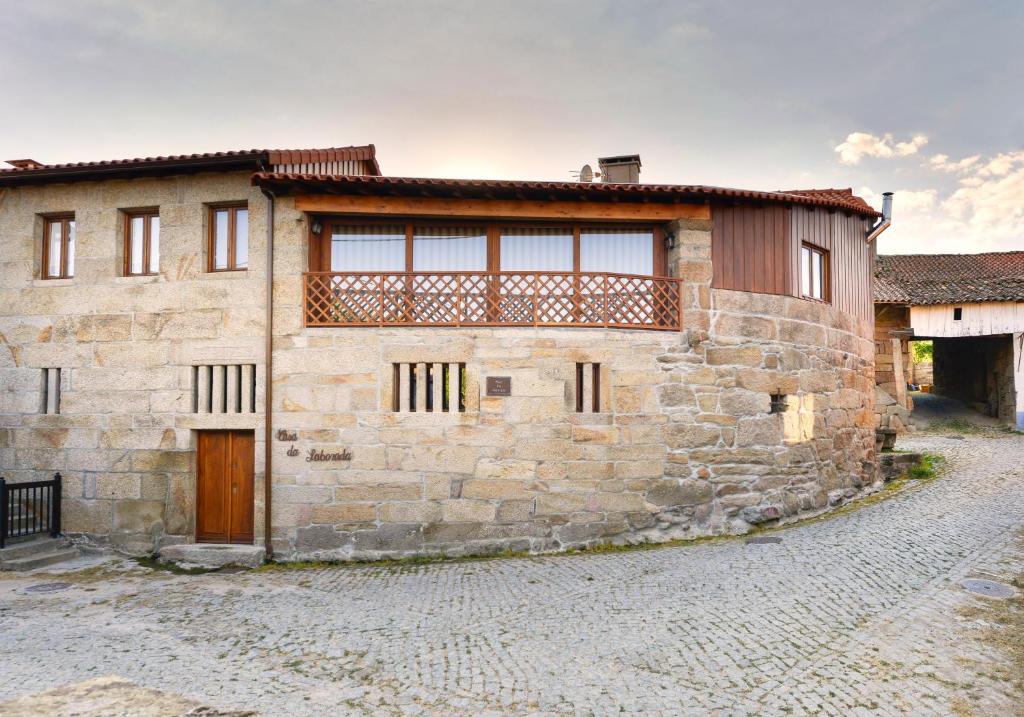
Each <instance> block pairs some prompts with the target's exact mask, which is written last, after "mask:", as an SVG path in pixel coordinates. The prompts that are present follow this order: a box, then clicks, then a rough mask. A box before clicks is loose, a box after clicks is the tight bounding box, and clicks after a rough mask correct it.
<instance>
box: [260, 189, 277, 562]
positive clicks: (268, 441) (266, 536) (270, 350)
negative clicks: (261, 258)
mask: <svg viewBox="0 0 1024 717" xmlns="http://www.w3.org/2000/svg"><path fill="white" fill-rule="evenodd" d="M260 191H262V192H263V196H265V197H266V198H267V269H266V275H267V287H266V292H267V300H266V304H267V306H266V312H267V313H266V342H265V352H266V353H265V356H264V359H263V360H264V364H265V365H266V376H265V378H264V380H265V381H266V386H265V387H264V397H263V401H264V406H263V408H264V412H265V413H264V416H263V432H264V436H263V441H264V447H263V549H264V552H265V553H266V559H267V560H273V558H274V541H273V522H272V517H273V503H274V501H273V490H272V488H273V486H272V481H271V476H272V475H273V473H272V460H271V456H272V455H273V451H272V450H271V446H272V440H273V426H272V425H271V417H272V416H273V387H274V381H273V377H274V370H273V368H274V193H273V192H271V191H270V190H268V189H263V188H261V190H260Z"/></svg>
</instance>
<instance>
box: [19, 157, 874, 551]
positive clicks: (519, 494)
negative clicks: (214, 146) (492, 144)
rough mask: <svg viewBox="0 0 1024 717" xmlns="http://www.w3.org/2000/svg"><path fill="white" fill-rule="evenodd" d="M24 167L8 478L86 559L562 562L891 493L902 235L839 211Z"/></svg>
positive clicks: (254, 165) (280, 175) (847, 202)
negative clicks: (196, 545) (883, 475)
mask: <svg viewBox="0 0 1024 717" xmlns="http://www.w3.org/2000/svg"><path fill="white" fill-rule="evenodd" d="M630 162H635V166H634V167H626V170H628V171H620V170H622V169H623V166H624V165H628V164H629V163H630ZM614 163H615V168H614V169H615V171H612V169H611V167H609V168H608V169H606V170H605V171H603V172H602V175H604V176H606V177H607V176H616V172H619V173H620V174H621V175H622V176H624V177H627V178H634V177H635V176H636V175H638V173H639V167H640V165H639V158H637V157H630V156H625V157H616V158H615V162H614ZM11 164H13V165H14V168H12V169H8V170H0V378H2V384H3V386H2V389H0V473H2V474H3V475H4V476H6V477H7V479H8V480H9V481H12V482H16V481H24V480H32V479H36V478H39V477H44V476H49V475H52V473H53V472H55V471H60V472H61V473H62V475H63V477H64V483H63V495H64V501H63V505H64V525H63V527H64V530H65V532H66V533H68V534H71V535H74V536H78V537H80V538H82V539H87V540H90V541H94V542H97V543H102V544H109V545H112V546H114V547H116V548H118V549H121V550H125V551H128V552H135V553H140V552H148V551H151V550H153V549H154V548H159V547H162V546H167V545H173V544H177V543H187V542H193V541H198V542H215V543H251V544H255V545H266V546H267V547H268V548H269V549H270V550H271V551H272V553H273V555H274V556H275V557H276V558H279V559H288V558H296V557H320V558H332V559H359V558H368V557H381V556H400V555H409V554H448V555H458V554H467V553H485V552H490V551H495V550H504V549H515V550H532V551H549V550H561V549H566V548H570V547H577V546H585V545H589V544H594V543H600V542H626V541H640V540H652V541H660V540H666V539H672V538H687V537H697V536H702V535H712V534H720V533H729V532H741V531H743V530H746V529H747V528H748V526H749V525H751V524H756V523H762V522H766V521H775V520H780V519H785V518H787V517H789V516H795V515H797V514H800V513H806V512H811V511H818V510H822V509H825V508H827V507H828V506H829V505H830V504H836V503H838V502H841V501H842V500H844V499H845V498H848V497H850V496H852V495H854V494H856V493H857V492H858V491H860V490H861V489H863V488H865V487H867V486H869V485H871V484H873V483H874V482H875V481H876V471H875V453H874V385H875V377H874V364H873V358H874V343H873V304H872V286H871V267H872V262H873V254H874V245H873V243H872V241H871V240H872V239H873V237H874V235H877V233H878V231H879V226H880V225H881V224H882V221H881V219H880V215H879V214H878V213H877V212H876V211H875V210H874V209H872V208H871V207H869V206H868V205H867V204H866V203H864V202H863V201H862V200H861V199H860V198H858V197H855V196H854V195H853V194H852V193H851V192H850V191H849V190H807V191H785V192H763V191H747V190H738V189H724V188H717V187H706V186H700V185H649V184H642V183H611V182H596V183H595V182H526V181H474V180H444V179H410V178H400V177H385V176H381V175H380V170H379V167H378V165H377V162H376V159H375V154H374V149H373V147H372V146H368V147H348V148H336V149H326V150H293V151H272V150H252V151H247V152H229V153H217V154H203V155H188V156H179V157H168V158H155V159H136V160H124V161H115V162H96V163H82V164H73V165H42V164H39V163H36V162H32V161H30V160H18V161H15V162H12V163H11ZM882 228H884V227H882ZM268 297H272V300H270V301H268ZM268 534H269V540H268Z"/></svg>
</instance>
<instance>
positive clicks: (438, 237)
mask: <svg viewBox="0 0 1024 717" xmlns="http://www.w3.org/2000/svg"><path fill="white" fill-rule="evenodd" d="M412 268H413V270H414V271H486V269H487V230H486V229H475V228H474V229H465V228H457V227H417V228H416V229H414V230H413V237H412Z"/></svg>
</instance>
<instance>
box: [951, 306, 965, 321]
mask: <svg viewBox="0 0 1024 717" xmlns="http://www.w3.org/2000/svg"><path fill="white" fill-rule="evenodd" d="M963 319H964V310H963V308H962V307H959V306H957V307H955V308H954V309H953V321H963Z"/></svg>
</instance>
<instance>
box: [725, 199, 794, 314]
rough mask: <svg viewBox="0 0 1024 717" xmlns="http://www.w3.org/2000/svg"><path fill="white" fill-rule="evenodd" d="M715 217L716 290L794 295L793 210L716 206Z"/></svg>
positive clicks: (772, 207)
mask: <svg viewBox="0 0 1024 717" xmlns="http://www.w3.org/2000/svg"><path fill="white" fill-rule="evenodd" d="M711 217H712V225H711V266H712V271H713V274H712V279H711V286H712V287H714V288H716V289H734V290H737V291H752V292H755V293H759V294H787V293H790V290H789V287H790V286H791V285H792V283H793V281H792V272H793V268H792V266H791V261H790V254H791V252H792V247H791V246H790V244H791V243H790V221H789V207H785V206H764V207H756V206H747V205H735V206H718V205H716V206H714V207H713V208H712V211H711Z"/></svg>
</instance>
